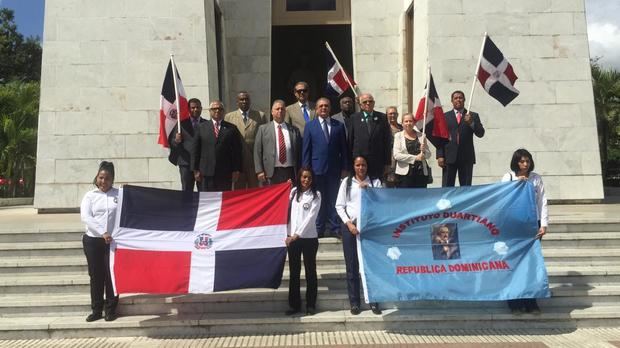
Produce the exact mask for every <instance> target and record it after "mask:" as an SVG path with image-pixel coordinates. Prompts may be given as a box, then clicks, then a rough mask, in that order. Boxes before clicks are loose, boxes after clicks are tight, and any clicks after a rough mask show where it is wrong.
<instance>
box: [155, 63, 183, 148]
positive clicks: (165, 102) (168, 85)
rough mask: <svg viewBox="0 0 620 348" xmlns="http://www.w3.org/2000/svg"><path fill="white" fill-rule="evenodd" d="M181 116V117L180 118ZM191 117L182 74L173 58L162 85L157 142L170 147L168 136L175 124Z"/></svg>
mask: <svg viewBox="0 0 620 348" xmlns="http://www.w3.org/2000/svg"><path fill="white" fill-rule="evenodd" d="M179 118H180V119H179ZM187 118H189V106H188V105H187V97H186V94H185V89H184V88H183V83H182V82H181V76H179V71H178V70H177V68H176V65H175V64H174V61H173V60H172V58H171V59H170V62H169V63H168V68H167V69H166V76H165V77H164V83H163V85H162V86H161V97H160V106H159V138H158V140H157V143H158V144H160V145H162V146H163V147H170V144H168V136H169V135H170V132H172V130H173V129H174V126H175V125H176V124H178V123H179V121H183V120H185V119H187Z"/></svg>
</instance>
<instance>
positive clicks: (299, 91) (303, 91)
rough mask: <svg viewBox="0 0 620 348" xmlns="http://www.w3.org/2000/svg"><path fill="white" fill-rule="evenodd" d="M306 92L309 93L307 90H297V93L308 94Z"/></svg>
mask: <svg viewBox="0 0 620 348" xmlns="http://www.w3.org/2000/svg"><path fill="white" fill-rule="evenodd" d="M306 92H308V90H307V89H296V90H295V93H306Z"/></svg>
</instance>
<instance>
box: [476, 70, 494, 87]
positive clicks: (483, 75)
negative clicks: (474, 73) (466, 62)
mask: <svg viewBox="0 0 620 348" xmlns="http://www.w3.org/2000/svg"><path fill="white" fill-rule="evenodd" d="M489 76H491V74H489V73H488V72H487V71H486V70H484V69H483V68H482V66H480V67H479V68H478V81H480V83H481V84H482V86H483V87H484V84H485V83H486V82H487V79H488V78H489Z"/></svg>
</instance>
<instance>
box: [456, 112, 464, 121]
mask: <svg viewBox="0 0 620 348" xmlns="http://www.w3.org/2000/svg"><path fill="white" fill-rule="evenodd" d="M461 117H463V115H462V114H461V112H460V111H457V112H456V123H458V124H461Z"/></svg>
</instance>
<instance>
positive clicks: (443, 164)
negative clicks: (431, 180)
mask: <svg viewBox="0 0 620 348" xmlns="http://www.w3.org/2000/svg"><path fill="white" fill-rule="evenodd" d="M437 165H439V166H440V167H441V168H445V167H446V159H445V158H443V157H438V158H437Z"/></svg>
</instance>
